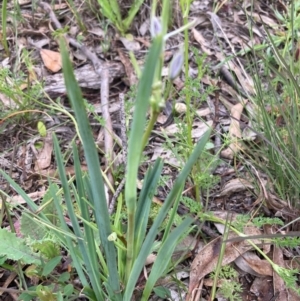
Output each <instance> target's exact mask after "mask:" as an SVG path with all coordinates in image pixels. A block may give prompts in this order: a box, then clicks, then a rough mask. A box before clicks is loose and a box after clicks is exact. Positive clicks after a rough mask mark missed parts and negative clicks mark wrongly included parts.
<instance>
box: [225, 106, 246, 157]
mask: <svg viewBox="0 0 300 301" xmlns="http://www.w3.org/2000/svg"><path fill="white" fill-rule="evenodd" d="M243 109H244V106H243V105H242V104H241V103H238V104H236V105H234V106H233V107H232V109H231V116H232V117H233V118H231V124H230V128H229V136H230V138H231V140H232V142H231V143H230V145H229V146H228V147H227V148H226V149H224V150H223V151H221V156H222V157H224V158H227V159H233V157H234V155H235V154H236V153H237V152H238V151H239V150H240V149H241V147H242V144H241V143H240V142H239V140H240V139H241V138H242V132H241V129H240V124H239V120H240V118H241V116H242V112H243Z"/></svg>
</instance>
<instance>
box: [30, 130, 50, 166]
mask: <svg viewBox="0 0 300 301" xmlns="http://www.w3.org/2000/svg"><path fill="white" fill-rule="evenodd" d="M52 151H53V140H52V135H51V133H50V132H49V133H48V134H47V137H46V138H45V139H44V146H43V148H42V150H41V151H40V152H39V153H38V154H37V159H36V161H35V165H34V171H39V170H41V169H46V168H48V167H49V166H50V164H51V158H52Z"/></svg>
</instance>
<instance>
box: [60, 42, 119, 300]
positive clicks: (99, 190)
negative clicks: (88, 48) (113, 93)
mask: <svg viewBox="0 0 300 301" xmlns="http://www.w3.org/2000/svg"><path fill="white" fill-rule="evenodd" d="M60 48H61V53H62V62H63V73H64V80H65V85H66V88H67V94H68V97H69V100H70V102H71V105H72V107H73V109H74V112H75V116H76V120H77V121H78V128H79V132H80V136H81V139H82V144H83V149H84V154H85V158H86V161H87V165H88V170H89V176H90V181H91V189H92V195H93V199H92V202H93V205H94V215H95V219H96V223H97V226H98V230H99V234H100V237H101V243H102V245H103V248H104V253H105V256H106V261H107V266H108V269H109V275H108V290H110V291H113V292H115V293H114V298H115V299H116V300H121V294H120V282H119V275H118V271H117V261H116V250H115V247H114V243H113V242H110V241H108V239H107V238H108V236H109V235H110V234H111V225H110V219H109V213H108V208H107V204H106V195H105V190H104V183H103V178H102V175H101V169H100V163H99V158H98V153H97V149H96V146H95V142H94V138H93V134H92V129H91V127H90V123H89V120H88V118H87V114H86V108H85V104H84V101H83V98H82V94H81V90H80V88H79V86H78V83H77V82H76V79H75V76H74V72H73V69H72V65H71V62H70V59H69V54H68V52H67V50H66V47H65V44H64V42H63V40H62V41H61V43H60Z"/></svg>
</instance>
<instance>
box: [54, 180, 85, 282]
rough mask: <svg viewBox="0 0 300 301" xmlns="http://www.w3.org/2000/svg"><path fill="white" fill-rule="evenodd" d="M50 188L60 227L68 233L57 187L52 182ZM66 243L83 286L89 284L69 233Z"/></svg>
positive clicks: (66, 236)
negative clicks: (57, 194)
mask: <svg viewBox="0 0 300 301" xmlns="http://www.w3.org/2000/svg"><path fill="white" fill-rule="evenodd" d="M49 190H50V193H51V195H52V197H53V199H54V204H55V207H56V210H57V215H58V218H59V220H60V227H61V228H62V229H63V230H64V232H66V233H68V232H70V229H69V227H68V225H67V224H66V221H65V218H64V215H63V213H62V210H61V204H60V202H59V199H58V198H57V196H56V192H57V191H56V188H55V187H54V186H53V185H51V183H50V186H49ZM64 241H65V243H66V247H67V248H68V250H69V252H70V255H71V257H72V256H73V257H74V258H73V257H72V260H73V265H74V267H75V269H76V272H77V274H78V276H79V279H80V281H81V283H82V285H83V286H88V281H87V279H86V276H85V274H84V272H83V269H82V267H81V263H80V261H79V258H78V257H77V256H76V254H77V251H76V249H75V247H74V243H73V240H72V239H71V238H70V236H69V235H65V239H64Z"/></svg>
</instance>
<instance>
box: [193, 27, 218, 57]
mask: <svg viewBox="0 0 300 301" xmlns="http://www.w3.org/2000/svg"><path fill="white" fill-rule="evenodd" d="M192 34H193V35H194V39H195V40H196V41H197V42H198V43H199V45H200V47H201V49H202V50H203V52H205V53H206V54H208V55H213V52H212V51H211V50H210V49H209V48H210V45H209V42H208V41H207V40H206V39H205V38H204V37H203V35H202V34H201V33H200V31H198V30H197V29H195V28H192Z"/></svg>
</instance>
